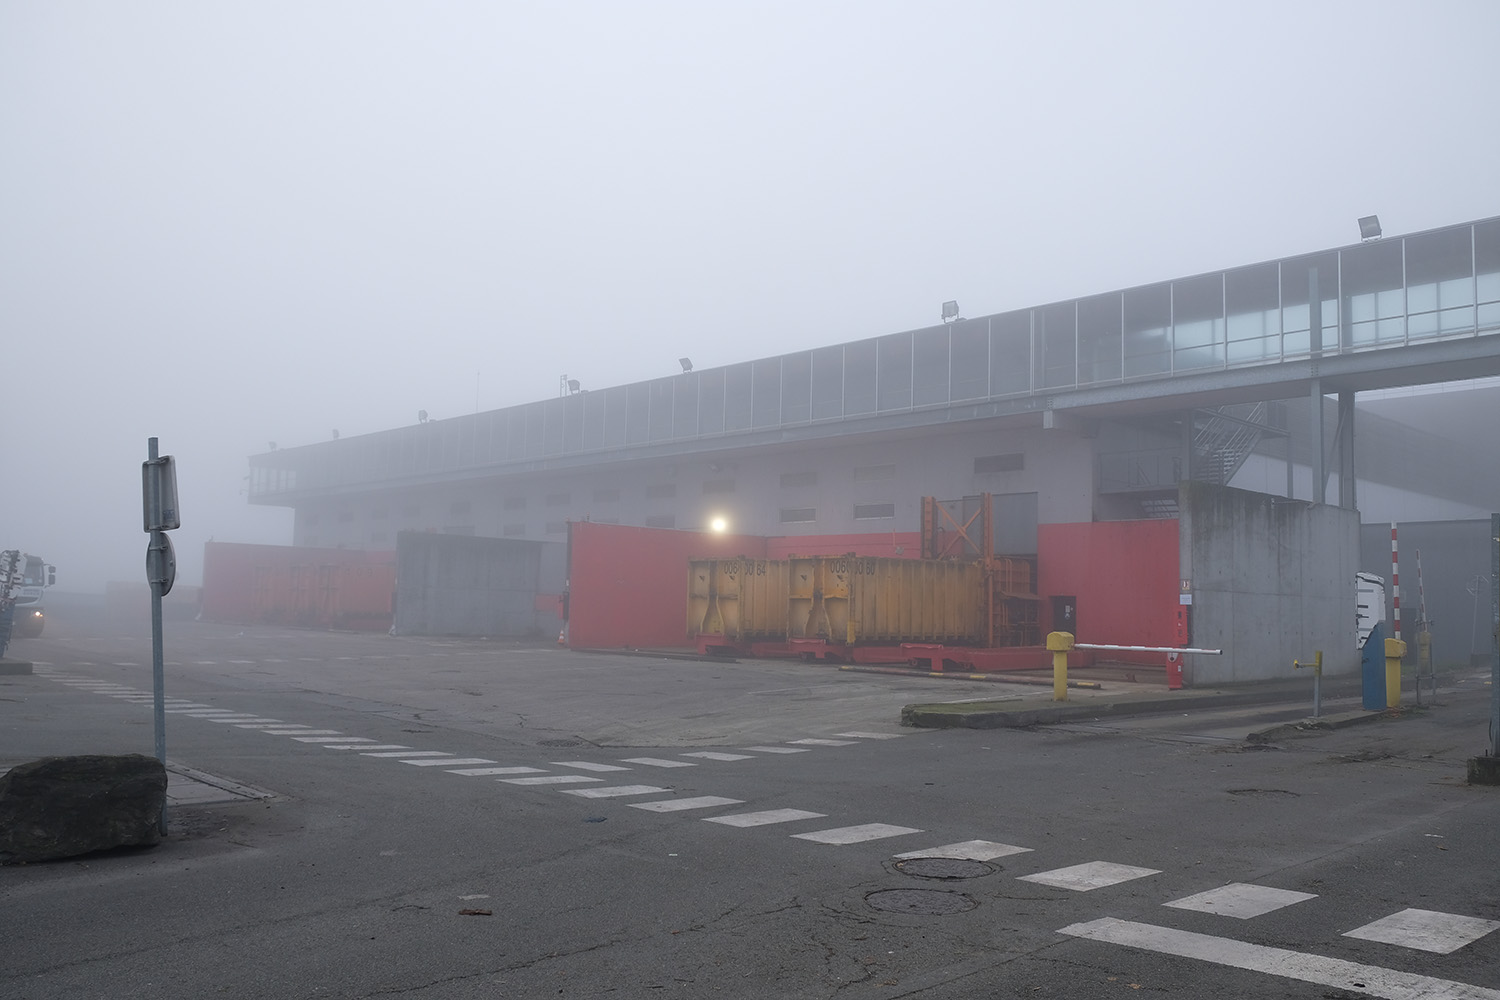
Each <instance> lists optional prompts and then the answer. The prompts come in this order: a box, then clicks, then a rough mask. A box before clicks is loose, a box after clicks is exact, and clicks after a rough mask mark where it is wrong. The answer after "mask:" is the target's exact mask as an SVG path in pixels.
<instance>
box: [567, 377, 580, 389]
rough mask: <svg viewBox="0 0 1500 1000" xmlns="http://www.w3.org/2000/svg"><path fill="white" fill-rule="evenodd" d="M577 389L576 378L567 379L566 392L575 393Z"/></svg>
mask: <svg viewBox="0 0 1500 1000" xmlns="http://www.w3.org/2000/svg"><path fill="white" fill-rule="evenodd" d="M578 387H579V386H578V380H577V379H576V378H570V379H568V391H569V392H577V391H578Z"/></svg>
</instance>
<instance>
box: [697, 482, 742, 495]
mask: <svg viewBox="0 0 1500 1000" xmlns="http://www.w3.org/2000/svg"><path fill="white" fill-rule="evenodd" d="M703 492H704V493H733V492H734V480H733V479H710V480H709V481H708V482H706V483H704V484H703Z"/></svg>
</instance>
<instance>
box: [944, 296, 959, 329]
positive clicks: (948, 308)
mask: <svg viewBox="0 0 1500 1000" xmlns="http://www.w3.org/2000/svg"><path fill="white" fill-rule="evenodd" d="M956 319H958V300H957V299H949V300H948V301H947V302H944V303H943V322H944V323H952V322H953V321H954V320H956Z"/></svg>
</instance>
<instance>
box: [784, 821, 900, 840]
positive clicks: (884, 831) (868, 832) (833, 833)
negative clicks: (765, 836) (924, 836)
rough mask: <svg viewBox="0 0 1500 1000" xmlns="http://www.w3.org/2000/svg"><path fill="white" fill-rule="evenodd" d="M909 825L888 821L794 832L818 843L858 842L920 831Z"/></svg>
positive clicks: (794, 835) (797, 835) (798, 836)
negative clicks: (893, 823)
mask: <svg viewBox="0 0 1500 1000" xmlns="http://www.w3.org/2000/svg"><path fill="white" fill-rule="evenodd" d="M921 832H922V831H921V830H918V829H916V828H915V827H910V826H892V825H891V824H889V823H862V824H860V825H859V826H841V827H836V828H835V829H832V830H814V831H813V832H812V833H794V834H792V836H793V837H795V838H797V839H798V840H812V841H816V842H817V843H819V844H860V843H863V842H865V841H867V840H883V839H885V838H886V837H904V836H906V835H907V834H909V833H921Z"/></svg>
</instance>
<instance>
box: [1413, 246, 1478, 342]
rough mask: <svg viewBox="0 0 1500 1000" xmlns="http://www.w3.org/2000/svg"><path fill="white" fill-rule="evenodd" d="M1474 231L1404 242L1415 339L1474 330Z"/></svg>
mask: <svg viewBox="0 0 1500 1000" xmlns="http://www.w3.org/2000/svg"><path fill="white" fill-rule="evenodd" d="M1472 240H1473V230H1472V229H1471V228H1470V227H1468V226H1464V227H1462V228H1459V229H1447V230H1443V231H1442V232H1436V233H1423V234H1421V235H1419V236H1410V237H1407V239H1406V240H1405V243H1406V283H1407V286H1408V290H1407V309H1408V310H1410V313H1411V318H1410V321H1409V322H1410V332H1411V336H1412V337H1414V338H1416V337H1441V336H1451V335H1453V334H1465V333H1472V332H1473V331H1474V294H1475V281H1474V259H1473V258H1474V254H1473V251H1474V247H1473V243H1472Z"/></svg>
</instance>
